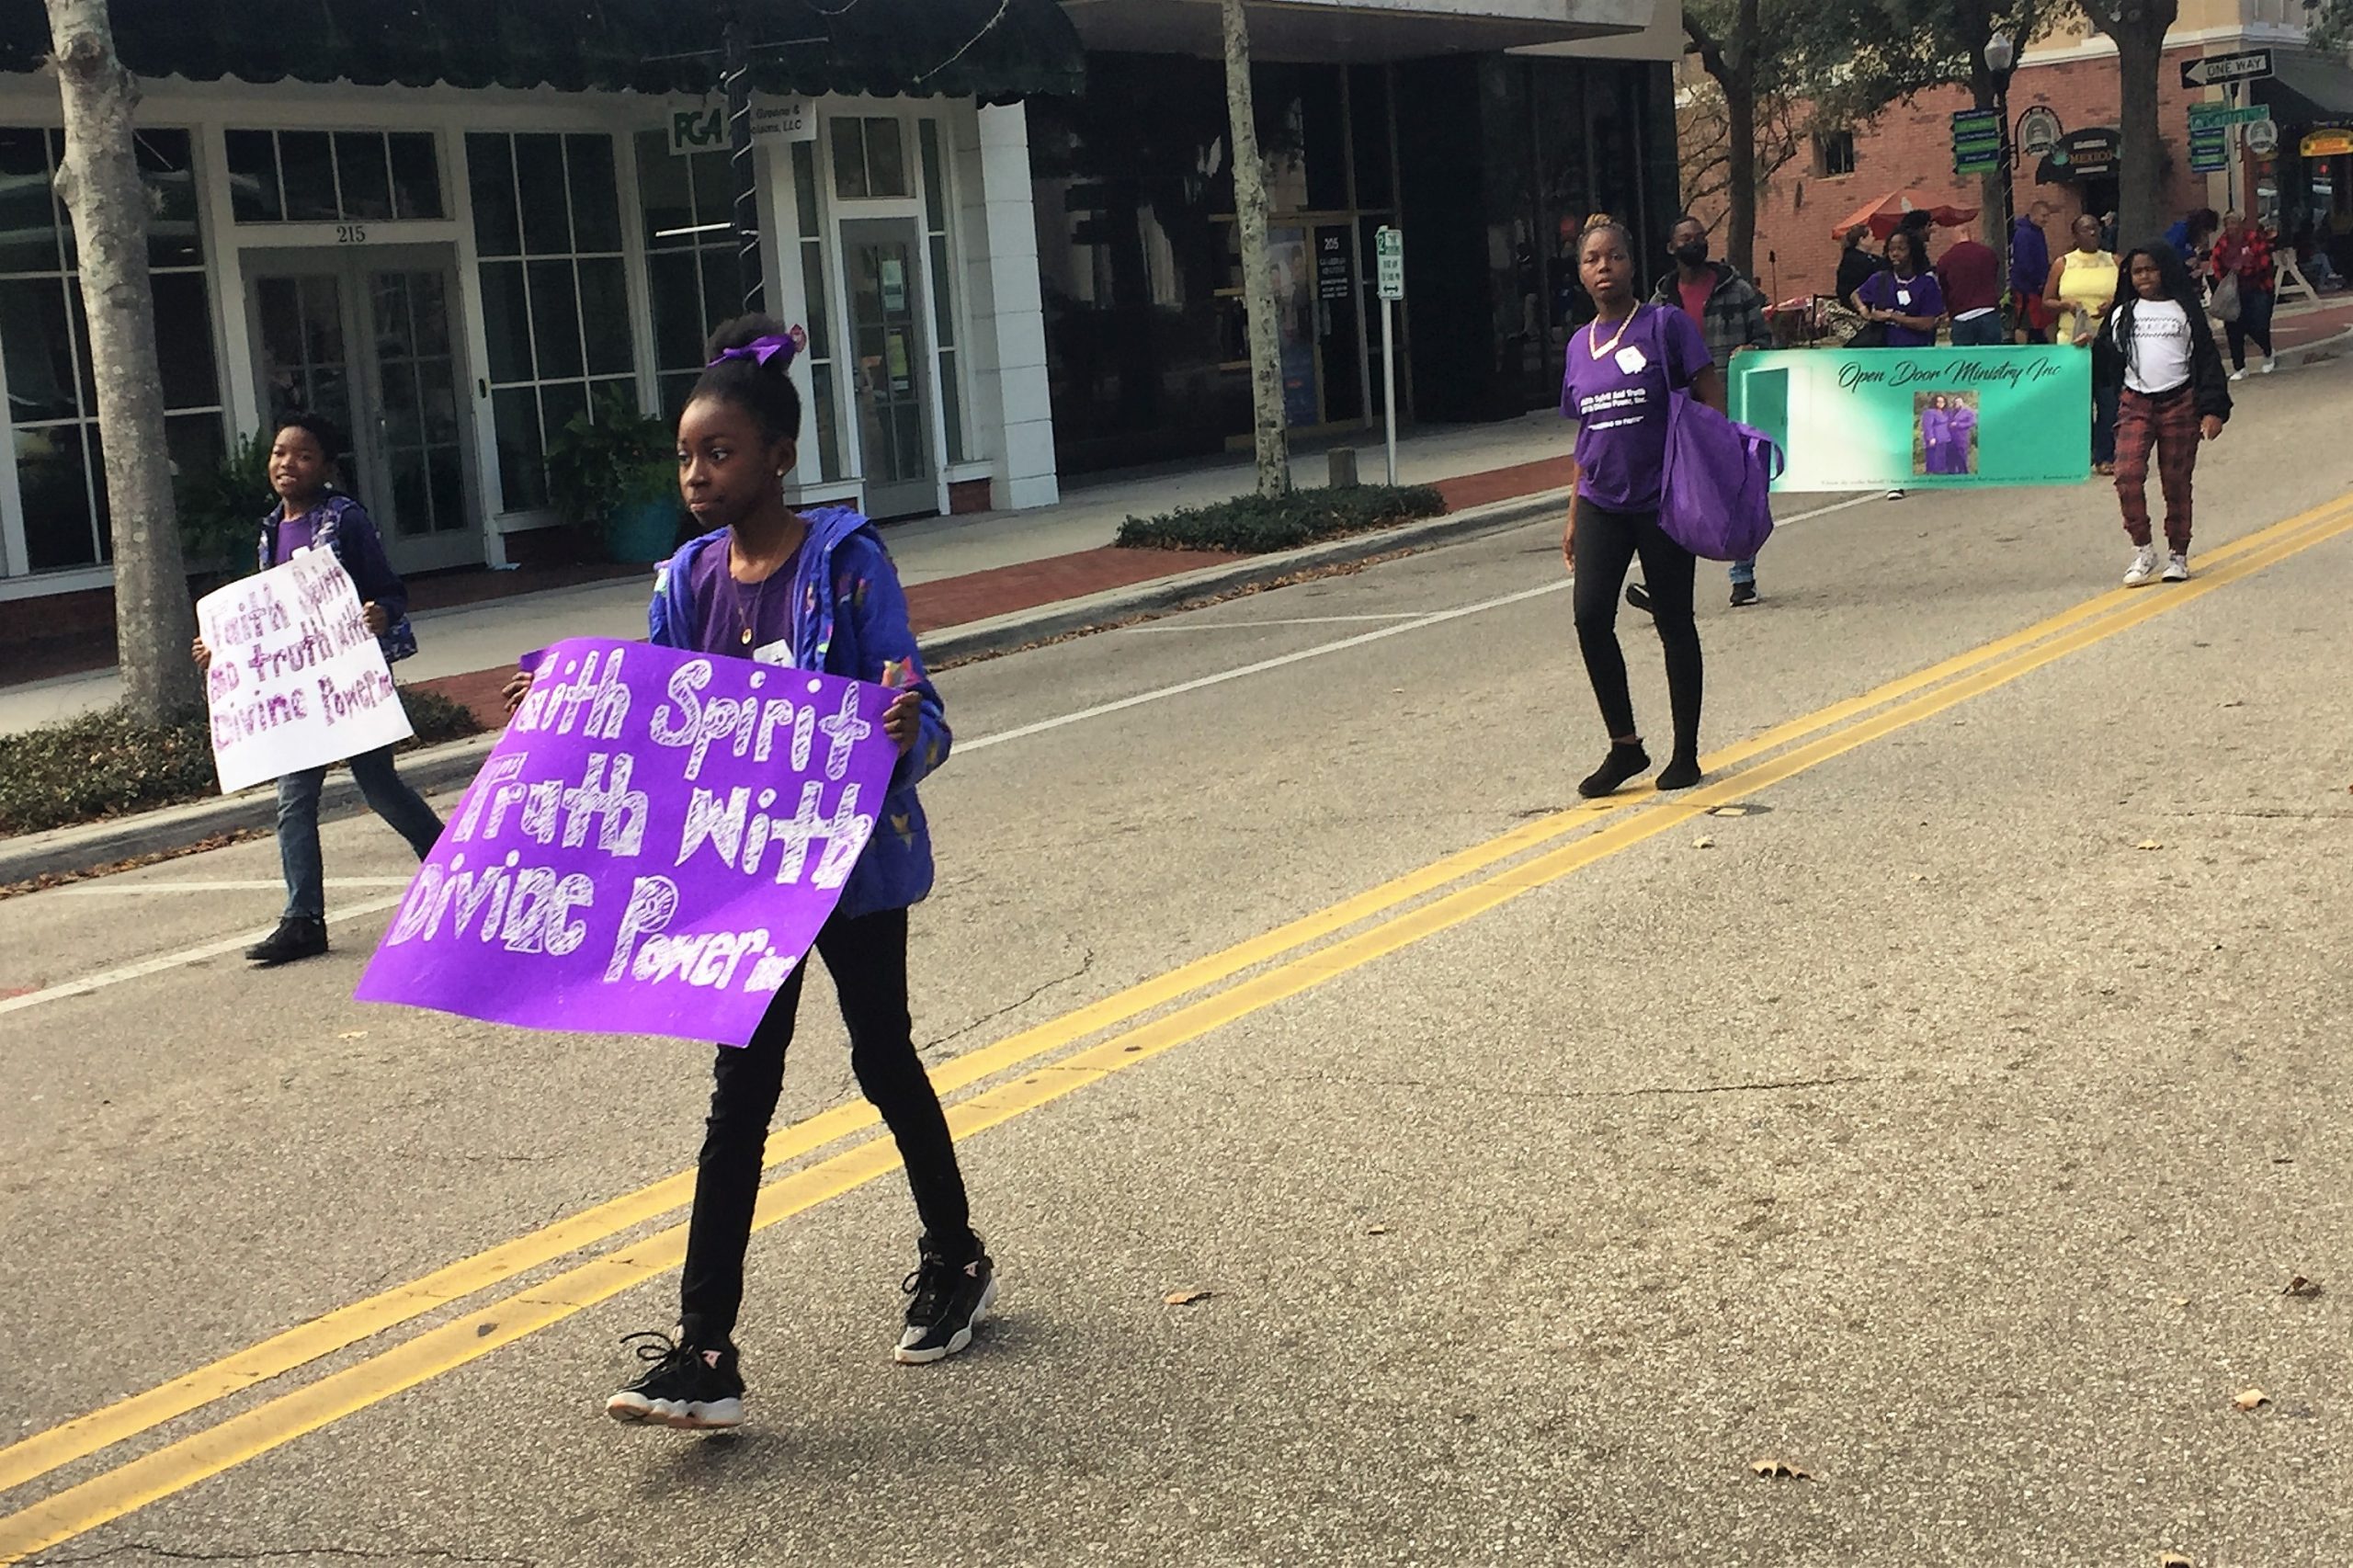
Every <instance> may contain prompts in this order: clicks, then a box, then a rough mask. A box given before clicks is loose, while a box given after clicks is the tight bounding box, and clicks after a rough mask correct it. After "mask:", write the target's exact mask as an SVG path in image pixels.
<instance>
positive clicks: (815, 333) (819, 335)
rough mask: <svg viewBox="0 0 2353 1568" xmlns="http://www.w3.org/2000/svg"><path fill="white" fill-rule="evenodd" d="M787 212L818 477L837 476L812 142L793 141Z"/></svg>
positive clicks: (828, 318)
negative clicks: (792, 228)
mask: <svg viewBox="0 0 2353 1568" xmlns="http://www.w3.org/2000/svg"><path fill="white" fill-rule="evenodd" d="M792 211H793V217H794V220H795V222H796V224H797V226H798V228H799V230H800V233H801V293H802V295H803V296H804V297H805V298H806V299H807V300H808V302H809V320H808V322H807V323H806V326H807V329H808V333H809V350H808V352H809V403H810V409H809V415H810V422H811V424H812V425H813V426H815V429H816V432H817V477H818V478H819V479H839V478H840V477H841V473H842V443H841V432H840V431H839V429H837V428H836V426H835V418H834V372H835V366H834V329H833V319H834V318H833V315H832V312H830V311H829V310H828V309H827V307H826V303H825V242H824V229H822V228H821V227H820V226H819V224H818V220H817V144H816V143H815V142H794V143H793V144H792Z"/></svg>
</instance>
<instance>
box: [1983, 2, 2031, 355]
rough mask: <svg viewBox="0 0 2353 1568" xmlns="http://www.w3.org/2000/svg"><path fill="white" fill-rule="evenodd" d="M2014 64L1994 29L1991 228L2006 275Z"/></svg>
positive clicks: (1988, 55) (2021, 319) (1988, 45)
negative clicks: (1995, 198) (1998, 144)
mask: <svg viewBox="0 0 2353 1568" xmlns="http://www.w3.org/2000/svg"><path fill="white" fill-rule="evenodd" d="M2017 63H2018V46H2017V45H2016V44H2014V43H2012V42H2011V41H2010V35H2009V34H2007V33H2006V32H2002V31H1999V30H1996V31H1995V34H1994V36H1993V37H1992V38H1989V39H1987V40H1985V71H1986V74H1988V75H1990V76H1991V77H1992V78H1993V79H1994V114H1995V118H1996V119H1999V120H2000V121H2001V125H2002V153H2001V164H2000V166H1999V167H1997V168H1996V169H1995V171H1994V178H1995V183H1996V184H1997V185H1999V186H2000V187H2001V200H2000V202H1999V204H1998V205H1997V206H1996V208H1995V211H1996V212H1997V213H1998V214H1999V220H2000V221H1999V222H1998V223H1997V224H1996V225H1995V230H1994V236H1995V237H1994V251H1995V255H1996V256H2001V257H2002V258H2003V259H2004V262H2005V263H2007V261H2008V258H2009V255H2010V171H2011V169H2012V167H2013V165H2016V164H2017V162H2018V137H2017V135H2016V134H2015V133H2014V128H2013V127H2012V126H2011V124H2010V68H2011V67H2012V66H2014V65H2016V64H2017ZM2009 273H2010V268H2009V267H2008V266H2007V265H2005V266H2004V267H2002V274H2001V275H2002V276H2003V277H2004V278H2007V277H2008V276H2009ZM2011 310H2012V312H2013V316H2012V322H2011V324H2012V325H2013V326H2022V325H2024V324H2025V321H2026V307H2025V306H2024V304H2023V303H2018V302H2014V303H2013V304H2012V306H2011Z"/></svg>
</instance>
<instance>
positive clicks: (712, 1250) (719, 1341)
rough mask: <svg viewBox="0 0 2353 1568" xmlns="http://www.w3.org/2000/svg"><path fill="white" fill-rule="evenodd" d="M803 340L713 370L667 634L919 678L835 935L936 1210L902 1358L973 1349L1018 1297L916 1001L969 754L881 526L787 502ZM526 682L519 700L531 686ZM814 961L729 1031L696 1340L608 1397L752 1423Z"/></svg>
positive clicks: (870, 1062) (833, 922)
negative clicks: (765, 1226) (925, 938)
mask: <svg viewBox="0 0 2353 1568" xmlns="http://www.w3.org/2000/svg"><path fill="white" fill-rule="evenodd" d="M799 347H800V341H799V337H798V335H796V334H792V333H788V332H787V331H786V330H785V329H784V327H782V326H781V325H780V324H778V323H776V322H775V321H772V320H770V319H769V318H767V317H765V316H746V317H744V318H742V319H741V320H738V321H734V322H731V323H729V324H726V325H724V326H722V327H721V328H720V329H719V331H718V332H717V333H716V334H714V335H712V338H711V341H710V366H709V368H708V369H705V370H704V371H703V374H702V379H701V380H700V381H698V382H697V383H696V385H695V390H694V393H693V395H692V397H691V398H690V399H689V400H688V403H687V407H686V411H685V412H684V413H683V414H682V415H680V416H679V419H678V486H679V489H680V491H681V492H682V493H683V494H684V496H685V499H686V504H687V508H688V511H690V512H692V513H693V514H694V516H695V517H696V518H697V520H698V521H699V522H700V523H702V524H703V525H704V526H705V527H706V528H710V530H711V531H710V532H708V533H706V534H704V535H702V536H701V537H700V538H699V539H696V540H691V541H689V542H688V543H687V544H686V545H685V546H683V547H682V548H680V550H679V551H678V552H677V553H676V555H674V556H673V557H672V558H671V559H670V561H669V562H668V563H667V564H666V565H665V566H664V567H663V568H662V570H661V572H660V574H658V575H657V576H656V577H655V579H654V602H653V605H652V607H651V609H650V611H649V614H648V624H649V630H650V632H651V637H652V641H653V642H654V643H656V644H657V645H659V646H662V647H665V648H680V649H688V650H691V651H693V652H697V653H714V654H717V653H724V654H732V655H733V656H735V657H738V658H745V659H755V660H758V661H761V662H763V663H767V664H776V665H790V666H792V667H794V668H799V669H804V670H815V671H822V672H824V673H827V674H831V675H837V676H850V677H853V678H855V679H858V680H864V681H870V682H873V683H875V684H877V685H881V686H886V687H893V688H894V689H897V690H898V691H899V693H900V695H899V697H898V698H897V699H896V700H895V701H893V702H892V704H891V706H890V708H889V709H888V710H886V711H885V713H884V715H883V719H882V724H883V729H884V732H885V733H887V734H888V735H889V736H890V738H891V739H892V742H894V743H895V744H897V746H898V749H899V762H898V766H897V767H896V769H895V770H894V772H893V773H892V778H891V785H890V792H889V794H888V795H887V796H886V797H885V798H884V801H883V805H882V809H881V812H880V813H879V815H880V817H881V822H880V824H879V825H878V830H877V831H876V833H875V835H874V836H873V838H872V839H871V840H870V842H869V843H868V845H867V847H866V850H865V852H864V853H863V854H862V855H861V856H860V857H859V858H858V864H857V866H856V867H855V868H854V869H852V870H851V872H850V875H849V881H847V884H845V886H844V887H843V890H842V895H841V902H840V903H839V904H838V905H836V906H835V911H834V914H833V916H832V917H831V918H830V919H829V920H828V921H827V922H826V924H825V926H824V929H823V930H822V931H820V932H819V933H818V935H817V939H816V951H817V954H818V956H819V957H821V958H823V959H824V960H825V969H826V971H827V972H828V973H830V974H831V975H832V976H833V981H834V989H835V992H836V993H837V994H839V997H840V1000H841V1008H842V1018H843V1021H844V1022H845V1023H846V1024H847V1025H848V1028H849V1040H850V1066H851V1069H852V1071H853V1072H855V1073H856V1074H857V1077H858V1087H859V1088H860V1089H861V1090H863V1091H864V1092H865V1095H866V1097H867V1098H868V1099H869V1100H870V1101H872V1102H873V1104H874V1107H875V1108H876V1109H877V1110H879V1111H881V1115H882V1119H883V1121H884V1122H885V1123H886V1124H887V1125H888V1126H889V1127H890V1129H891V1133H892V1137H893V1138H894V1139H895V1140H896V1141H897V1142H898V1146H899V1153H900V1154H901V1156H902V1158H903V1159H904V1162H905V1165H906V1169H907V1180H908V1185H909V1186H910V1187H913V1189H914V1193H915V1209H916V1211H917V1212H918V1213H919V1214H920V1215H921V1217H922V1220H923V1225H924V1234H923V1239H922V1242H921V1244H920V1256H919V1258H918V1261H917V1263H916V1266H915V1272H914V1273H913V1274H911V1275H909V1276H908V1277H907V1278H906V1281H905V1283H904V1286H903V1287H902V1289H904V1290H906V1291H907V1292H908V1293H910V1294H911V1295H912V1296H913V1298H914V1300H913V1301H911V1302H910V1303H909V1305H908V1307H907V1309H906V1314H905V1323H904V1327H903V1329H902V1330H901V1332H900V1334H899V1336H898V1341H897V1344H896V1345H895V1346H893V1347H892V1357H893V1358H894V1359H896V1360H899V1361H905V1362H927V1361H937V1360H939V1359H941V1358H945V1357H948V1356H951V1355H953V1354H955V1353H956V1352H957V1351H960V1350H961V1349H963V1348H964V1347H965V1346H968V1345H970V1344H971V1343H972V1330H973V1328H974V1326H975V1325H976V1324H979V1323H980V1322H981V1321H982V1319H983V1318H984V1317H986V1316H987V1314H988V1311H989V1308H990V1305H991V1304H992V1303H993V1302H994V1301H995V1297H996V1273H995V1265H994V1264H993V1263H992V1262H991V1260H990V1258H989V1256H988V1254H987V1253H986V1252H985V1251H983V1248H982V1245H981V1239H980V1237H978V1236H977V1235H975V1234H973V1233H972V1221H971V1215H970V1210H969V1208H968V1206H967V1203H966V1199H965V1194H964V1178H963V1174H962V1172H961V1170H960V1168H959V1166H958V1164H957V1159H956V1150H955V1145H954V1143H953V1142H951V1140H950V1139H949V1131H948V1120H947V1118H946V1116H944V1115H943V1114H942V1113H941V1110H940V1107H939V1096H938V1094H937V1093H935V1092H934V1090H933V1088H932V1086H931V1080H930V1078H929V1077H928V1076H927V1075H926V1073H925V1072H924V1066H923V1060H922V1058H921V1057H919V1056H918V1055H917V1054H916V1053H915V1038H914V1030H913V1025H912V1023H911V1021H910V1019H909V1017H908V1012H907V908H908V906H909V905H910V904H913V903H916V902H917V901H918V900H920V899H922V898H923V897H924V896H925V895H926V893H928V892H930V891H931V882H932V862H931V838H930V834H929V832H928V831H927V830H926V826H925V823H924V814H923V805H922V802H921V801H918V800H917V799H916V797H915V785H916V784H917V782H919V781H920V780H921V779H922V778H924V776H925V775H926V774H928V773H929V772H930V771H931V770H932V769H933V768H935V767H938V766H939V765H940V764H941V763H942V762H944V761H945V760H947V756H948V750H949V744H950V737H949V730H948V724H947V720H946V717H945V713H944V711H943V710H942V708H941V705H940V700H939V694H938V691H936V690H935V689H934V688H933V687H932V684H931V682H930V680H929V679H928V678H927V677H926V676H925V675H924V673H923V665H922V661H921V659H920V658H919V656H918V655H917V653H916V652H915V631H914V629H913V627H912V626H910V625H909V623H908V619H907V602H906V596H905V595H904V592H902V590H901V589H900V586H899V578H898V573H897V571H896V570H895V569H894V568H893V567H892V564H891V557H890V555H889V553H888V552H887V551H885V550H884V549H883V547H882V541H881V538H880V537H879V536H877V534H876V533H875V531H874V529H873V528H872V526H871V525H870V524H869V523H868V522H867V520H866V519H865V518H864V517H860V516H858V513H856V512H854V511H852V510H850V509H849V508H847V507H846V506H833V507H823V508H819V509H816V510H814V511H812V512H809V513H807V514H806V515H803V514H800V513H796V512H794V511H793V510H792V509H791V508H790V506H786V505H785V502H784V494H783V490H782V484H783V480H784V476H785V475H786V474H787V473H789V472H791V470H792V467H793V464H794V461H795V460H796V456H797V452H798V446H799V439H800V434H801V398H800V393H799V392H797V391H796V390H795V389H794V387H793V384H792V380H791V377H790V373H789V370H790V365H791V363H792V359H793V356H794V355H795V354H796V353H797V352H798V350H799ZM529 687H530V677H529V676H528V675H521V676H517V677H516V679H515V680H514V681H513V682H512V683H510V685H509V686H508V687H507V697H508V702H509V707H510V710H512V707H513V705H515V704H517V703H519V702H520V701H521V699H522V696H523V694H524V693H525V692H526V691H528V690H529ZM806 967H807V966H806V965H805V964H802V965H800V966H796V967H795V969H794V970H793V971H792V975H791V977H790V979H789V980H788V981H787V982H786V983H785V985H784V987H783V989H782V990H781V991H779V993H778V994H777V996H776V999H775V1000H774V1001H773V1002H772V1003H771V1004H770V1005H769V1006H768V1008H767V1012H766V1014H765V1015H763V1016H762V1017H761V1020H760V1024H759V1027H758V1028H757V1029H756V1030H755V1031H754V1033H753V1035H752V1039H751V1040H750V1042H749V1043H747V1044H745V1045H744V1046H742V1047H740V1048H739V1047H733V1046H724V1045H722V1046H721V1047H719V1048H718V1055H717V1058H716V1060H715V1062H714V1063H713V1066H712V1076H713V1080H714V1085H713V1088H712V1092H711V1098H710V1120H709V1122H708V1123H707V1130H706V1132H705V1135H704V1138H703V1145H702V1154H701V1159H700V1162H699V1170H698V1172H697V1176H696V1182H695V1201H694V1213H693V1218H692V1220H691V1221H690V1222H689V1224H688V1239H687V1257H686V1269H685V1274H684V1277H683V1278H682V1279H681V1281H680V1291H679V1294H680V1312H679V1322H678V1334H677V1337H676V1339H675V1340H674V1339H672V1338H671V1337H670V1336H669V1335H664V1334H658V1333H655V1334H647V1335H631V1339H633V1340H643V1341H645V1342H646V1343H644V1344H643V1345H642V1346H640V1348H639V1355H640V1356H641V1357H642V1358H643V1359H644V1360H646V1361H649V1362H651V1363H652V1365H651V1366H650V1367H649V1368H648V1369H646V1370H645V1371H644V1373H643V1374H642V1375H641V1376H640V1377H638V1378H637V1379H636V1380H635V1381H632V1382H631V1383H630V1384H629V1385H628V1386H627V1387H625V1388H623V1389H622V1390H620V1392H618V1393H615V1394H614V1395H613V1396H612V1397H611V1399H609V1400H608V1401H607V1402H606V1405H605V1409H606V1411H607V1413H608V1415H612V1416H613V1417H614V1419H616V1420H620V1421H629V1422H643V1421H653V1422H659V1423H662V1424H664V1425H667V1426H676V1427H683V1428H688V1429H696V1428H703V1427H715V1426H735V1425H737V1424H738V1423H740V1422H741V1421H742V1420H743V1419H744V1379H743V1376H742V1373H741V1371H740V1369H739V1361H738V1354H737V1350H736V1346H735V1342H734V1337H733V1336H734V1329H735V1320H736V1314H737V1312H738V1310H739V1309H740V1307H741V1305H742V1302H743V1296H744V1254H745V1248H746V1247H747V1246H748V1245H749V1244H750V1241H751V1233H752V1216H753V1209H754V1205H755V1204H756V1201H757V1199H758V1197H759V1189H760V1173H761V1168H762V1158H763V1154H764V1152H765V1150H766V1147H767V1131H768V1121H769V1119H770V1118H771V1117H772V1116H773V1115H774V1114H775V1111H776V1104H777V1097H778V1095H779V1092H780V1090H781V1088H782V1086H783V1082H784V1059H785V1048H786V1047H787V1046H788V1045H789V1044H790V1041H791V1039H792V1030H793V1021H794V1016H795V1014H796V1012H797V1011H798V1009H799V1006H800V1001H801V976H802V974H803V973H804V972H805V971H806Z"/></svg>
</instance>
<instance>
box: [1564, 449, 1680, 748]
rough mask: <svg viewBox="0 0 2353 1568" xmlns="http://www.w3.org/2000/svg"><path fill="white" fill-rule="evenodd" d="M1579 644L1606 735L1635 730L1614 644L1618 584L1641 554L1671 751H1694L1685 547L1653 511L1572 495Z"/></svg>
mask: <svg viewBox="0 0 2353 1568" xmlns="http://www.w3.org/2000/svg"><path fill="white" fill-rule="evenodd" d="M1576 509H1577V512H1576V517H1577V531H1576V572H1577V583H1576V614H1577V646H1578V648H1579V649H1581V650H1582V651H1583V652H1584V653H1585V673H1586V676H1588V677H1590V678H1591V679H1592V681H1593V695H1594V697H1595V699H1597V701H1599V703H1600V704H1601V722H1603V723H1604V724H1607V725H1608V726H1609V736H1610V738H1611V739H1612V740H1617V739H1620V738H1622V737H1625V736H1629V735H1631V734H1633V733H1635V732H1634V699H1633V696H1632V694H1631V693H1630V692H1629V691H1628V690H1627V689H1626V655H1625V653H1624V652H1623V651H1622V650H1620V648H1619V646H1618V590H1619V589H1620V587H1621V586H1623V585H1624V584H1625V581H1626V568H1627V567H1628V566H1630V565H1631V564H1632V563H1633V560H1634V557H1635V556H1637V555H1640V556H1641V557H1642V558H1643V581H1644V583H1645V584H1646V585H1648V586H1649V589H1650V596H1651V614H1652V617H1653V619H1655V620H1656V621H1657V622H1658V638H1659V641H1660V642H1664V643H1665V644H1666V694H1667V701H1668V705H1669V706H1670V707H1671V708H1672V709H1673V710H1674V712H1675V755H1676V756H1688V757H1697V756H1699V676H1700V670H1699V627H1698V626H1696V625H1694V624H1693V622H1692V619H1691V578H1692V567H1693V562H1692V560H1691V552H1690V551H1688V550H1686V549H1684V548H1683V547H1682V546H1681V545H1679V544H1677V543H1676V542H1675V541H1674V540H1671V539H1669V538H1667V537H1666V535H1665V533H1664V532H1663V531H1661V530H1660V528H1659V526H1658V514H1657V513H1656V512H1612V511H1609V510H1608V509H1607V508H1605V507H1601V506H1595V505H1594V504H1593V503H1592V502H1590V501H1588V500H1586V499H1585V498H1584V497H1583V496H1579V497H1578V498H1577V500H1576Z"/></svg>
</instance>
